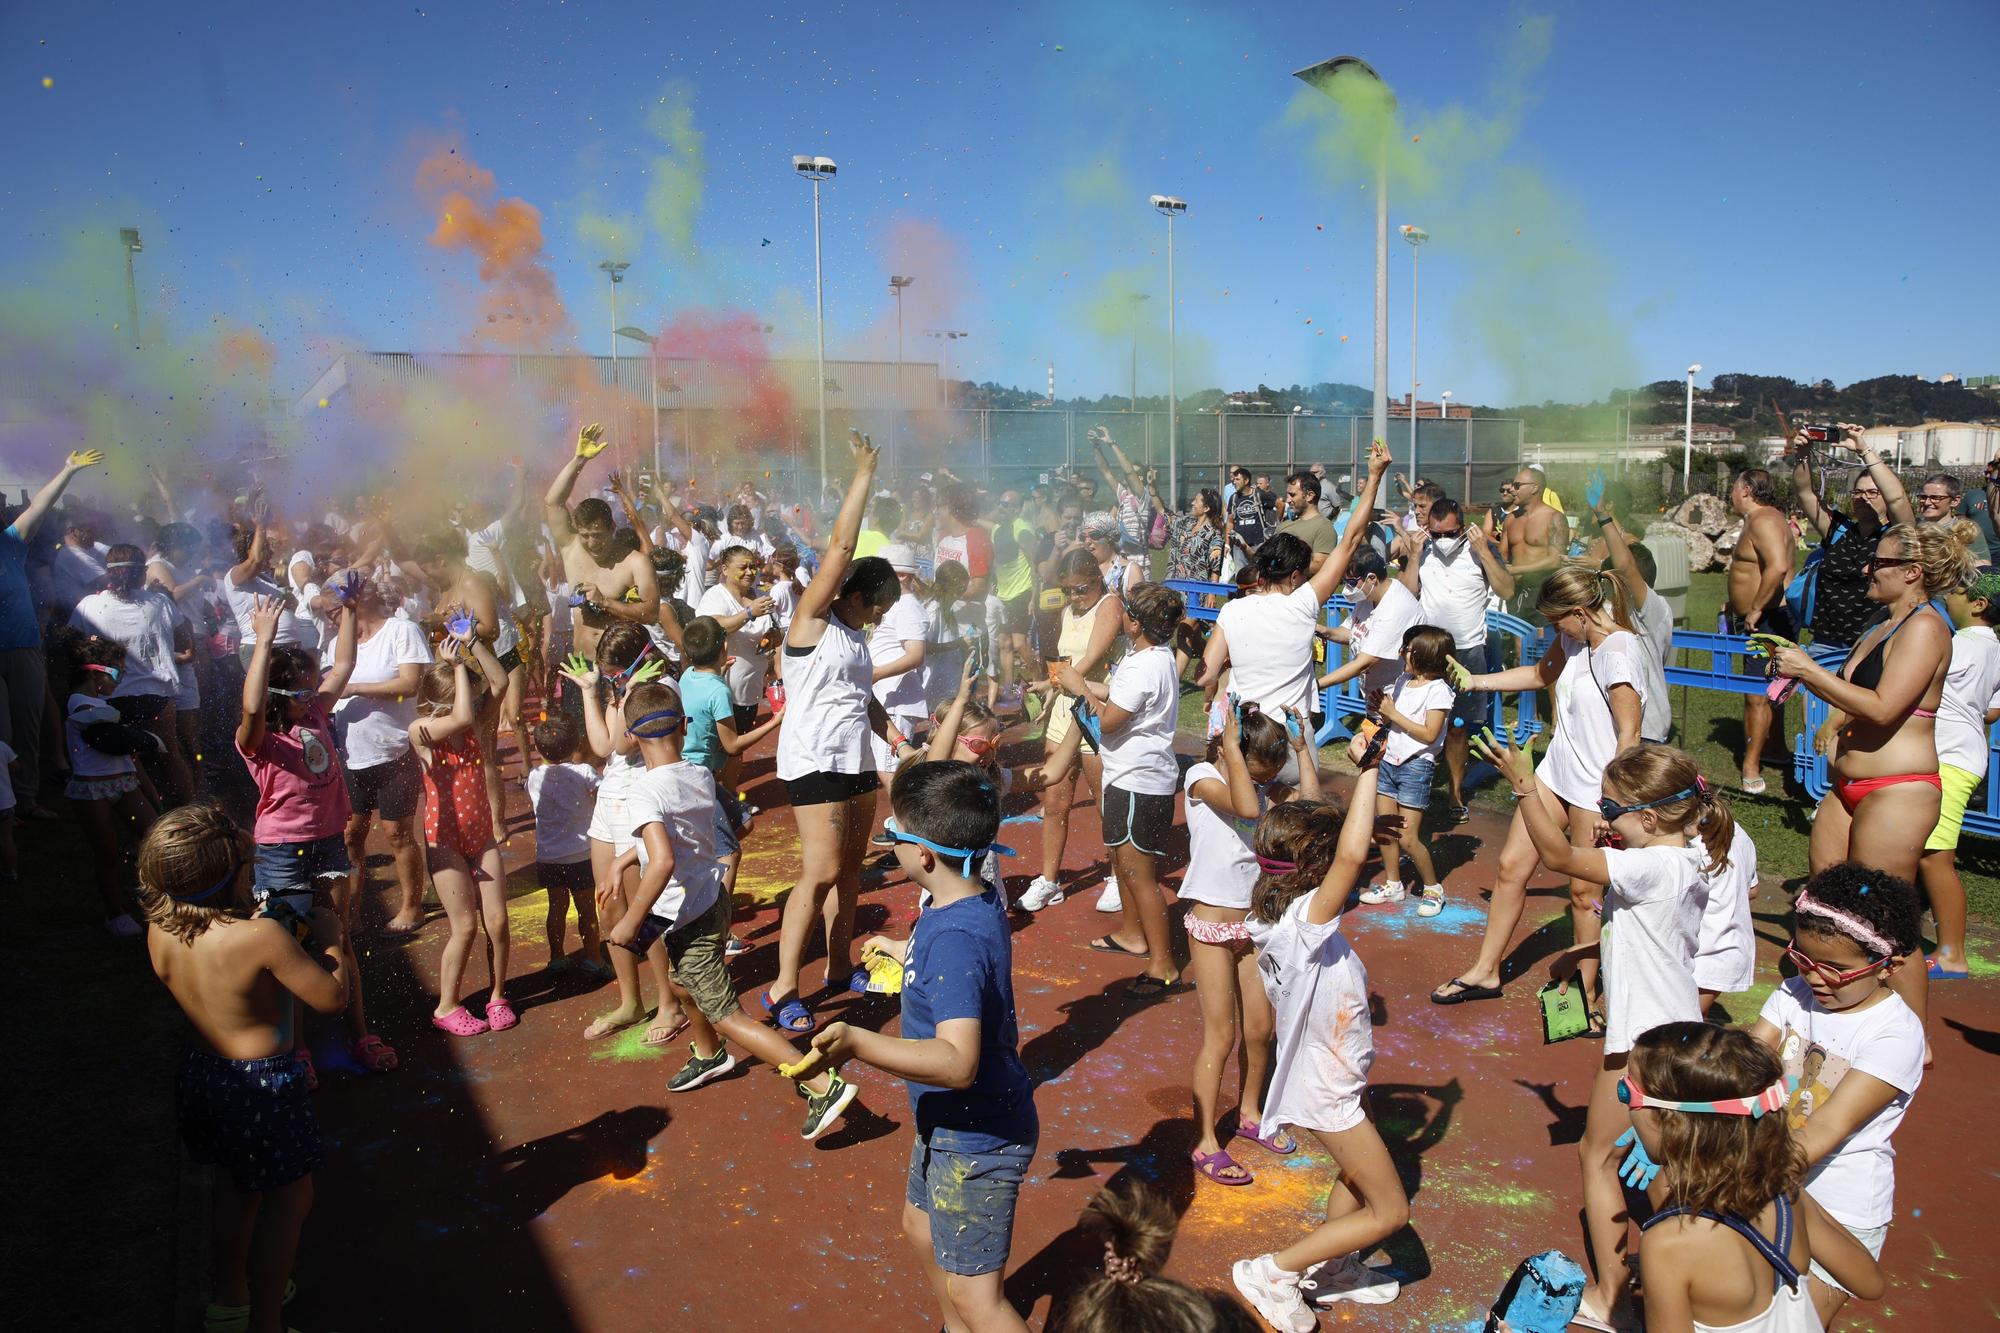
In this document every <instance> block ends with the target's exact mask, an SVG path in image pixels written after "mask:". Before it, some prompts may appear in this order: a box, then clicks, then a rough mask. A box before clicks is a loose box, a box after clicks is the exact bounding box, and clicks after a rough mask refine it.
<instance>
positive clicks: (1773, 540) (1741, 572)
mask: <svg viewBox="0 0 2000 1333" xmlns="http://www.w3.org/2000/svg"><path fill="white" fill-rule="evenodd" d="M1729 504H1730V507H1731V508H1733V509H1734V510H1735V511H1736V512H1737V513H1739V514H1741V515H1742V516H1743V535H1742V536H1740V537H1738V538H1737V539H1736V550H1735V553H1734V554H1732V555H1731V556H1730V558H1729V632H1730V633H1731V634H1756V633H1758V632H1760V631H1761V632H1763V633H1765V634H1776V635H1779V636H1781V637H1783V638H1787V639H1796V638H1798V636H1799V630H1798V626H1796V625H1794V624H1793V623H1792V613H1791V610H1790V608H1788V607H1787V606H1786V605H1785V585H1786V584H1788V583H1790V582H1791V581H1792V549H1793V542H1792V530H1791V527H1790V525H1788V524H1787V523H1786V522H1785V515H1784V512H1783V511H1782V510H1780V509H1779V508H1778V496H1777V492H1776V491H1774V490H1773V489H1772V488H1771V474H1770V473H1768V472H1766V471H1765V470H1764V469H1763V468H1760V467H1753V468H1747V469H1745V470H1744V471H1742V472H1739V473H1737V474H1736V481H1735V482H1734V484H1732V485H1731V486H1730V488H1729ZM1770 734H1771V702H1770V700H1768V699H1766V698H1764V697H1763V696H1762V695H1758V694H1746V695H1744V696H1743V762H1742V764H1741V765H1740V767H1741V769H1742V773H1743V790H1744V791H1745V792H1747V793H1748V794H1750V795H1752V796H1757V795H1760V794H1762V792H1763V790H1764V775H1763V772H1762V770H1763V766H1764V741H1765V739H1766V738H1767V737H1768V736H1769V735H1770ZM1779 762H1780V763H1781V764H1782V763H1783V762H1785V761H1784V760H1783V759H1780V760H1779Z"/></svg>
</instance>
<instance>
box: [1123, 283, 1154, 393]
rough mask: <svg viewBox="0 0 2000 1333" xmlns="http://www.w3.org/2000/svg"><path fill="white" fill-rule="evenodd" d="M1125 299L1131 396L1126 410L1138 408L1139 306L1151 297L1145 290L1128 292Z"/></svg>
mask: <svg viewBox="0 0 2000 1333" xmlns="http://www.w3.org/2000/svg"><path fill="white" fill-rule="evenodd" d="M1125 299H1126V300H1128V301H1130V302H1131V303H1132V396H1131V398H1130V400H1129V401H1128V402H1127V403H1126V406H1125V410H1126V411H1127V412H1137V411H1138V410H1139V307H1140V306H1141V305H1142V304H1144V303H1145V302H1147V301H1150V300H1151V299H1152V297H1151V296H1150V295H1148V294H1147V293H1145V292H1129V293H1127V294H1126V297H1125Z"/></svg>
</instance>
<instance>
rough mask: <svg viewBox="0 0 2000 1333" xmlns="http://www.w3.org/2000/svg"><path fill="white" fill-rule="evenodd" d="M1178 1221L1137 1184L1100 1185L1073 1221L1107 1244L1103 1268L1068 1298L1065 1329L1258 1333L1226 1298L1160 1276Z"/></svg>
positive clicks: (1068, 1332)
mask: <svg viewBox="0 0 2000 1333" xmlns="http://www.w3.org/2000/svg"><path fill="white" fill-rule="evenodd" d="M1179 1225H1180V1219H1179V1218H1178V1217H1176V1216H1175V1214H1174V1209H1173V1205H1171V1204H1169V1203H1168V1202H1167V1201H1166V1199H1165V1198H1164V1197H1162V1196H1161V1194H1160V1193H1159V1191H1157V1190H1155V1189H1152V1188H1149V1187H1148V1186H1145V1185H1141V1184H1136V1183H1135V1184H1127V1185H1124V1186H1122V1187H1117V1186H1114V1187H1108V1188H1105V1189H1102V1190H1099V1191H1098V1192H1097V1194H1096V1195H1094V1196H1093V1197H1092V1198H1091V1200H1090V1202H1089V1203H1087V1204H1085V1205H1084V1208H1083V1217H1082V1219H1081V1220H1080V1221H1079V1222H1078V1226H1079V1227H1081V1228H1082V1230H1083V1231H1084V1232H1086V1233H1087V1234H1088V1235H1089V1236H1090V1238H1091V1239H1093V1240H1099V1239H1101V1240H1102V1241H1103V1242H1104V1274H1103V1276H1101V1277H1099V1278H1096V1279H1095V1280H1093V1281H1091V1282H1088V1283H1086V1284H1085V1285H1084V1286H1083V1288H1082V1289H1081V1290H1080V1291H1078V1292H1076V1293H1075V1294H1074V1295H1072V1296H1071V1297H1070V1301H1069V1305H1068V1307H1067V1309H1066V1310H1065V1311H1064V1313H1063V1322H1062V1333H1235V1331H1236V1330H1242V1333H1257V1330H1258V1327H1259V1326H1258V1325H1257V1323H1256V1321H1255V1320H1253V1319H1251V1318H1250V1316H1249V1315H1248V1314H1246V1313H1244V1310H1243V1307H1242V1306H1240V1305H1238V1304H1237V1303H1236V1302H1235V1301H1232V1300H1230V1299H1229V1298H1228V1297H1227V1296H1222V1295H1217V1294H1215V1293H1211V1292H1205V1291H1196V1290H1195V1289H1194V1288H1192V1287H1189V1286H1187V1285H1185V1284H1183V1283H1180V1282H1176V1281H1174V1280H1173V1279H1172V1278H1170V1277H1161V1276H1160V1270H1161V1269H1162V1268H1165V1267H1166V1265H1167V1255H1168V1253H1169V1252H1170V1251H1171V1250H1172V1249H1173V1244H1174V1232H1175V1231H1176V1230H1177V1229H1178V1228H1179Z"/></svg>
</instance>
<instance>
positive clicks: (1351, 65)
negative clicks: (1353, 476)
mask: <svg viewBox="0 0 2000 1333" xmlns="http://www.w3.org/2000/svg"><path fill="white" fill-rule="evenodd" d="M1293 77H1294V78H1297V79H1303V80H1304V81H1305V82H1307V83H1309V84H1311V85H1312V86H1313V87H1315V88H1317V89H1319V91H1321V92H1322V93H1326V94H1327V95H1328V96H1329V97H1330V96H1332V93H1331V91H1330V90H1329V89H1328V87H1327V85H1328V84H1329V83H1331V82H1332V81H1333V80H1334V79H1335V78H1340V77H1346V78H1360V79H1365V80H1367V81H1369V82H1370V83H1372V84H1374V85H1376V87H1377V89H1378V95H1379V96H1380V97H1381V98H1382V99H1383V100H1384V102H1385V103H1386V105H1385V106H1384V107H1383V111H1382V131H1381V143H1380V144H1378V145H1377V146H1376V155H1375V438H1376V439H1378V440H1386V439H1388V438H1389V115H1390V113H1392V112H1393V111H1394V110H1395V107H1396V98H1395V95H1394V94H1392V93H1391V92H1390V91H1389V85H1388V84H1386V83H1383V82H1382V76H1381V75H1380V74H1377V73H1376V72H1375V67H1374V66H1373V65H1370V64H1369V63H1368V62H1367V61H1365V60H1362V59H1361V58H1359V57H1358V56H1335V57H1334V58H1333V59H1331V60H1322V61H1320V63H1319V64H1317V65H1309V66H1307V67H1306V68H1305V69H1301V70H1295V71H1293ZM1411 392H1412V393H1415V390H1414V389H1413V390H1411Z"/></svg>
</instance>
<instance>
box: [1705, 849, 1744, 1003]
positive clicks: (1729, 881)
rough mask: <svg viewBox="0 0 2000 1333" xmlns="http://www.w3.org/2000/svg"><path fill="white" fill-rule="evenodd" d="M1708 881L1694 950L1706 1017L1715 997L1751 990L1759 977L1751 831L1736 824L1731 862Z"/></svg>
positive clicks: (1707, 878)
mask: <svg viewBox="0 0 2000 1333" xmlns="http://www.w3.org/2000/svg"><path fill="white" fill-rule="evenodd" d="M1705 878H1706V880H1707V884H1708V899H1707V901H1706V902H1705V904H1704V905H1703V906H1702V909H1701V930H1700V932H1699V934H1698V935H1697V937H1696V941H1695V951H1694V984H1695V987H1696V989H1698V990H1699V991H1700V992H1701V1011H1702V1012H1703V1013H1704V1014H1705V1013H1707V1012H1708V1007H1709V1006H1710V1005H1711V1004H1714V1003H1715V1001H1716V997H1718V996H1721V995H1734V994H1736V993H1737V992H1739V991H1746V990H1749V989H1750V984H1751V982H1752V981H1753V980H1754V979H1755V978H1756V975H1757V931H1756V923H1755V922H1753V921H1752V920H1751V919H1750V902H1751V899H1753V898H1755V897H1756V896H1757V844H1756V843H1755V842H1753V841H1751V839H1750V830H1748V829H1746V828H1744V827H1743V826H1742V825H1741V824H1738V825H1737V826H1736V833H1735V836H1734V837H1732V838H1731V839H1730V842H1729V863H1728V864H1727V865H1725V866H1723V867H1722V869H1721V870H1719V871H1717V872H1716V873H1714V874H1712V875H1708V876H1706V877H1705Z"/></svg>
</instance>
